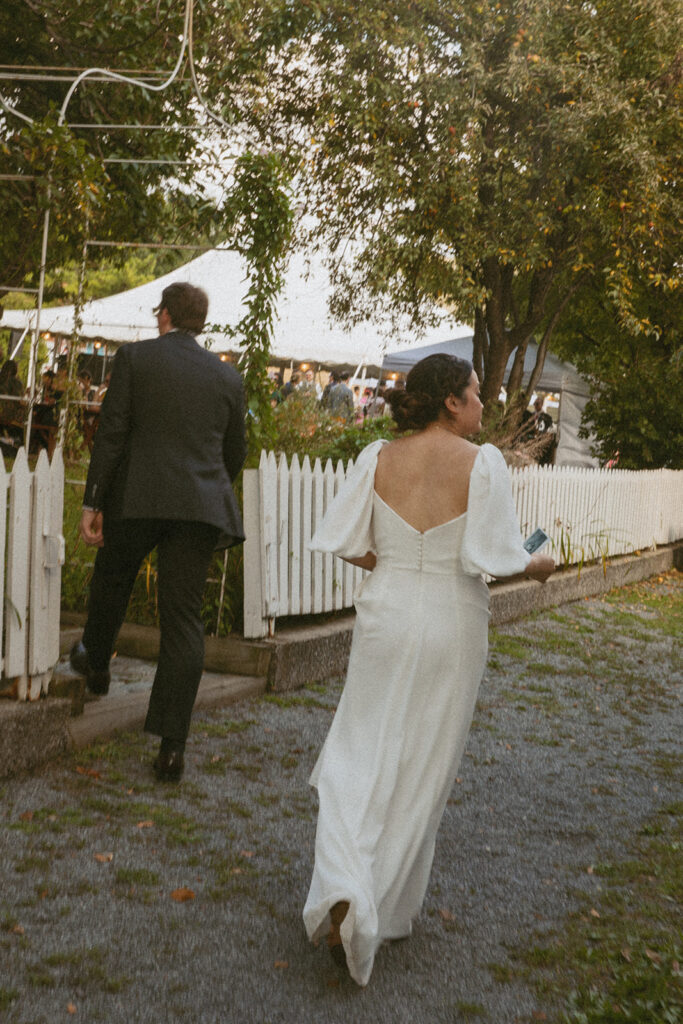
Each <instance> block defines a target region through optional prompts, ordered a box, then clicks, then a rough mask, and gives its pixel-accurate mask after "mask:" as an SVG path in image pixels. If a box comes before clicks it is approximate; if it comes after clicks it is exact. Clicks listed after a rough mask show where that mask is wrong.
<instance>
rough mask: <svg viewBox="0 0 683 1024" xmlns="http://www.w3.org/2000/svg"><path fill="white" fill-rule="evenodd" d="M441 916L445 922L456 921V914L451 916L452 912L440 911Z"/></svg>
mask: <svg viewBox="0 0 683 1024" xmlns="http://www.w3.org/2000/svg"><path fill="white" fill-rule="evenodd" d="M439 914H440V916H441V917H442V918H443V919H444V921H455V914H451V912H450V910H444V909H443V908H442V909H441V910H440V911H439Z"/></svg>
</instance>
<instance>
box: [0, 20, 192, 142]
mask: <svg viewBox="0 0 683 1024" xmlns="http://www.w3.org/2000/svg"><path fill="white" fill-rule="evenodd" d="M193 4H194V0H186V2H185V18H184V23H183V42H182V46H181V47H180V53H179V54H178V60H177V61H176V65H175V67H174V68H173V71H172V72H171V74H170V76H169V77H168V78H167V79H166V81H165V82H162V83H161V85H150V84H149V82H147V81H144V80H143V79H140V78H128V77H127V76H126V75H121V74H119V73H118V72H117V71H107V69H106V68H87V70H85V71H83V72H82V73H81V74H80V75H79V76H78V77H77V78H76V79H74V81H73V82H72V83H71V85H70V87H69V91H68V92H67V94H66V96H65V97H64V102H63V103H62V106H61V109H60V111H59V121H58V124H60V125H62V124H64V118H65V115H66V108H67V107H68V105H69V102H70V100H71V97H72V96H73V94H74V92H75V91H76V89H77V88H78V86H79V85H80V84H81V82H82V81H84V80H85V79H86V78H88V77H90V76H91V75H104V77H105V78H106V79H108V80H109V81H112V82H125V83H126V84H128V85H137V86H139V87H140V88H141V89H148V90H149V91H150V92H162V91H163V90H164V89H167V88H168V87H169V85H171V83H172V82H174V81H175V79H176V78H177V77H178V72H179V71H180V69H181V67H182V65H183V59H184V57H185V50H186V49H187V42H188V27H189V25H190V24H191V22H192V7H193ZM192 77H193V80H194V74H193V76H192ZM200 102H201V98H200ZM0 106H2V107H3V109H4V110H6V111H7V113H8V114H14V116H15V117H19V118H21V120H22V121H25V122H26V124H34V123H35V122H34V119H33V118H32V117H29V116H28V114H22V113H21V111H20V110H17V109H16V108H15V107H13V106H11V104H9V103H8V102H7V100H6V99H5V98H4V96H2V95H1V94H0Z"/></svg>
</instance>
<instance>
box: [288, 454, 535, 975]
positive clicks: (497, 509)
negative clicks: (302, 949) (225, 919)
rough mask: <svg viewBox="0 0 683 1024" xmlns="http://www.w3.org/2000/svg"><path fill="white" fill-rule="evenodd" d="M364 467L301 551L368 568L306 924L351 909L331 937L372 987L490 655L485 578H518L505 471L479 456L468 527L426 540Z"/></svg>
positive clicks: (421, 874) (417, 890)
mask: <svg viewBox="0 0 683 1024" xmlns="http://www.w3.org/2000/svg"><path fill="white" fill-rule="evenodd" d="M384 443H386V442H383V441H376V442H373V443H372V444H371V445H369V446H368V447H367V448H365V449H364V451H363V452H362V453H361V455H360V456H359V458H358V462H357V463H356V465H355V466H354V467H353V469H352V470H351V472H350V473H349V476H348V478H347V480H346V481H345V483H344V485H343V486H342V488H341V490H340V492H339V494H338V495H337V496H336V498H335V499H334V502H333V503H332V505H331V506H330V508H329V510H328V512H327V514H326V516H325V518H324V520H323V522H322V524H321V526H320V527H319V529H318V530H317V532H316V534H315V536H314V538H313V540H312V542H311V547H312V548H314V549H316V550H322V551H331V552H334V553H335V554H338V555H343V556H345V557H350V558H353V557H361V556H362V555H364V554H365V553H366V552H367V551H374V552H375V553H376V555H377V566H376V568H375V569H374V571H373V572H372V573H370V574H369V575H368V576H367V577H366V578H365V579H364V580H363V583H362V584H361V586H360V588H359V591H358V593H357V595H356V598H355V604H356V611H357V619H356V625H355V628H354V633H353V644H352V648H351V656H350V660H349V668H348V674H347V678H346V685H345V687H344V692H343V694H342V697H341V700H340V702H339V706H338V708H337V711H336V714H335V717H334V720H333V722H332V726H331V728H330V731H329V733H328V736H327V739H326V740H325V743H324V746H323V748H322V751H321V753H320V756H319V758H318V761H317V764H316V766H315V768H314V770H313V774H312V776H311V784H312V785H313V786H316V787H317V789H318V795H319V801H320V810H319V816H318V827H317V833H316V842H315V867H314V871H313V878H312V881H311V887H310V891H309V894H308V899H307V900H306V906H305V908H304V922H305V925H306V930H307V932H308V935H309V937H310V938H311V939H314V940H315V939H317V938H319V937H322V936H326V935H327V933H328V931H329V929H330V916H329V911H330V908H331V907H332V906H334V904H335V903H337V902H339V901H341V900H345V901H348V902H349V904H350V906H349V911H348V913H347V915H346V918H345V919H344V922H343V923H342V926H341V937H342V942H343V944H344V949H345V952H346V959H347V964H348V968H349V972H350V974H351V976H352V977H353V978H354V979H355V981H357V982H358V984H359V985H366V984H367V982H368V980H369V978H370V973H371V971H372V965H373V961H374V957H375V953H376V951H377V948H378V946H379V945H380V943H381V942H382V941H383V940H385V939H394V938H399V937H402V936H406V935H409V934H410V931H411V927H412V921H413V919H414V918H415V917H416V915H417V914H418V913H419V911H420V907H421V905H422V901H423V899H424V894H425V891H426V888H427V882H428V879H429V872H430V869H431V865H432V859H433V856H434V843H435V837H436V832H437V829H438V827H439V822H440V821H441V816H442V814H443V810H444V807H445V805H446V800H447V799H448V795H449V793H450V791H451V788H452V786H453V783H454V779H455V775H456V772H457V769H458V764H459V762H460V758H461V757H462V753H463V749H464V746H465V741H466V738H467V733H468V731H469V727H470V723H471V721H472V714H473V711H474V704H475V701H476V697H477V690H478V688H479V683H480V680H481V677H482V674H483V672H484V666H485V662H486V653H487V645H488V637H487V634H488V617H489V613H488V602H489V595H488V587H487V586H486V584H485V582H484V580H483V578H482V573H484V572H486V573H489V574H491V575H494V576H507V575H512V574H513V573H516V572H521V571H523V570H524V569H525V568H526V565H527V563H528V561H529V557H530V556H529V555H528V554H527V553H526V551H525V550H524V548H523V546H522V537H521V535H520V531H519V525H518V522H517V516H516V513H515V508H514V504H513V501H512V495H511V490H510V481H509V476H508V471H507V467H506V465H505V462H504V460H503V457H502V455H501V454H500V452H499V451H498V449H497V448H494V447H493V446H492V445H488V444H486V445H482V447H481V448H480V449H479V452H478V454H477V458H476V460H475V463H474V467H473V469H472V475H471V477H470V489H469V501H468V507H467V511H466V512H465V513H464V514H463V515H461V516H459V517H458V518H457V519H451V520H449V521H448V522H446V523H443V524H442V525H440V526H435V527H434V528H433V529H431V530H426V531H425V532H424V533H420V532H419V531H418V530H416V529H414V528H413V527H412V526H410V525H409V524H408V523H407V522H406V521H405V520H404V519H402V518H401V516H399V515H398V513H396V512H395V511H393V509H391V508H390V507H389V506H388V505H387V504H386V503H385V502H384V501H383V500H382V499H381V498H380V497H379V495H378V494H377V493H376V492H375V490H374V477H375V468H376V465H377V456H378V453H379V451H380V449H381V446H382V444H384Z"/></svg>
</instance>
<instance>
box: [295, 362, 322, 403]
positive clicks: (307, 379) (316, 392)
mask: <svg viewBox="0 0 683 1024" xmlns="http://www.w3.org/2000/svg"><path fill="white" fill-rule="evenodd" d="M299 391H301V392H302V393H303V394H308V395H312V396H313V398H316V399H317V400H318V401H320V399H321V398H322V396H323V391H322V388H321V387H320V384H318V382H317V380H316V379H315V374H314V372H313V370H312V369H311V368H310V367H309V368H308V369H307V370H306V372H305V374H304V379H303V380H302V381H301V382H300V383H299Z"/></svg>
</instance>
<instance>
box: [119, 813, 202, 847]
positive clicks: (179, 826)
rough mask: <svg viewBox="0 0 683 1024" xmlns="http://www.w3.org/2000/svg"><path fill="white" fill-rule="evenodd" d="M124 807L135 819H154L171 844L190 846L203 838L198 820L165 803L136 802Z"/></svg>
mask: <svg viewBox="0 0 683 1024" xmlns="http://www.w3.org/2000/svg"><path fill="white" fill-rule="evenodd" d="M123 809H125V810H126V812H127V814H128V815H129V816H130V817H131V818H134V820H135V821H138V820H143V821H153V822H154V824H155V825H156V827H157V828H160V829H163V830H164V838H165V839H166V842H167V843H168V844H169V846H189V845H191V844H192V843H198V842H199V841H200V840H201V838H202V833H201V832H200V830H199V825H198V824H197V822H196V821H193V820H192V818H188V817H187V816H186V815H184V814H181V813H180V811H174V810H173V808H172V807H168V806H167V805H165V804H162V805H158V804H147V803H134V804H128V805H127V806H125V808H123Z"/></svg>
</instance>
